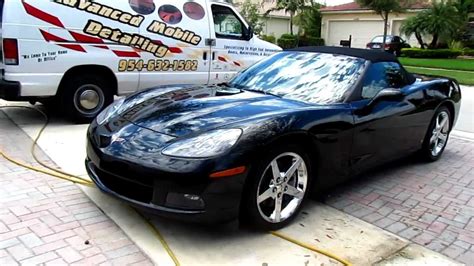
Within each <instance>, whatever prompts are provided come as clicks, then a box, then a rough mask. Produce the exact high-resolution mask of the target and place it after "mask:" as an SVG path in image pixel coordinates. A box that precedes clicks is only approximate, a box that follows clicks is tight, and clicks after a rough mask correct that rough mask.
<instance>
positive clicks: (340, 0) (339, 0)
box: [318, 0, 354, 6]
mask: <svg viewBox="0 0 474 266" xmlns="http://www.w3.org/2000/svg"><path fill="white" fill-rule="evenodd" d="M318 2H319V3H322V4H324V3H325V4H326V5H328V6H337V5H340V4H345V3H350V2H354V0H318Z"/></svg>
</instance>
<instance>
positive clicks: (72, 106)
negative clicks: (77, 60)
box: [61, 74, 114, 123]
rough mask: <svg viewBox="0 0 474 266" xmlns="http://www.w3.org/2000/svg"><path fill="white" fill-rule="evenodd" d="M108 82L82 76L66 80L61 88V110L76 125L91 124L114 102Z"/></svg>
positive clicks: (102, 79)
mask: <svg viewBox="0 0 474 266" xmlns="http://www.w3.org/2000/svg"><path fill="white" fill-rule="evenodd" d="M110 88H111V86H110V82H108V81H107V80H106V79H104V78H102V77H100V76H96V75H92V74H84V75H79V76H74V77H70V78H67V80H66V81H65V83H64V85H63V87H62V90H61V92H62V95H61V100H62V110H63V111H64V112H65V113H66V115H67V116H68V117H69V118H70V119H72V120H73V121H74V122H77V123H88V122H91V121H92V120H93V119H94V118H95V117H96V116H97V115H98V114H99V113H100V112H101V111H102V110H103V109H104V108H105V107H107V106H108V105H109V104H111V103H112V102H113V100H114V97H113V94H112V92H111V89H110Z"/></svg>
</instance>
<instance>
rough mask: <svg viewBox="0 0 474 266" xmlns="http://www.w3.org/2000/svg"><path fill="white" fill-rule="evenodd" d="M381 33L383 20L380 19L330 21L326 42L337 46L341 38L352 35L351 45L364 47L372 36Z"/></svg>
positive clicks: (347, 37)
mask: <svg viewBox="0 0 474 266" xmlns="http://www.w3.org/2000/svg"><path fill="white" fill-rule="evenodd" d="M382 34H383V22H382V21H381V20H380V21H360V20H359V21H330V22H329V36H328V40H327V44H328V45H331V46H339V43H340V41H341V40H348V39H349V36H350V35H352V47H354V48H365V47H366V45H367V43H369V42H370V40H372V38H373V37H374V36H377V35H382Z"/></svg>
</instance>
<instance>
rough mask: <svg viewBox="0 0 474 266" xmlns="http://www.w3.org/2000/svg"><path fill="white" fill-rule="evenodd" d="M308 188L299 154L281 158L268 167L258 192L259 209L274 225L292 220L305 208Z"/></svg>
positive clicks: (289, 154)
mask: <svg viewBox="0 0 474 266" xmlns="http://www.w3.org/2000/svg"><path fill="white" fill-rule="evenodd" d="M307 185H308V169H307V167H306V164H305V161H304V160H303V158H302V157H301V156H299V155H298V154H296V153H292V152H287V153H283V154H280V155H279V156H277V157H276V158H275V159H273V161H271V162H270V164H269V165H268V166H267V168H266V169H265V171H264V172H263V176H262V177H261V178H260V182H259V184H258V189H257V195H256V197H257V207H258V211H259V212H260V215H261V217H262V218H263V219H265V220H266V221H267V222H270V223H279V222H283V221H285V220H286V219H288V218H290V217H291V216H292V215H293V214H294V213H295V212H296V210H297V209H298V207H299V206H300V205H301V202H302V201H303V198H304V196H305V193H306V189H307Z"/></svg>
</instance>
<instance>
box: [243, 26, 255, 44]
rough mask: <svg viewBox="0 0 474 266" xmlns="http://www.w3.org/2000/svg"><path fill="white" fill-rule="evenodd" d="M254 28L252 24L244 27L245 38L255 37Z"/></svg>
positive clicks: (248, 39)
mask: <svg viewBox="0 0 474 266" xmlns="http://www.w3.org/2000/svg"><path fill="white" fill-rule="evenodd" d="M253 34H254V33H253V29H252V26H249V27H248V29H247V28H244V39H245V40H247V41H250V40H251V39H252V38H253Z"/></svg>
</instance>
